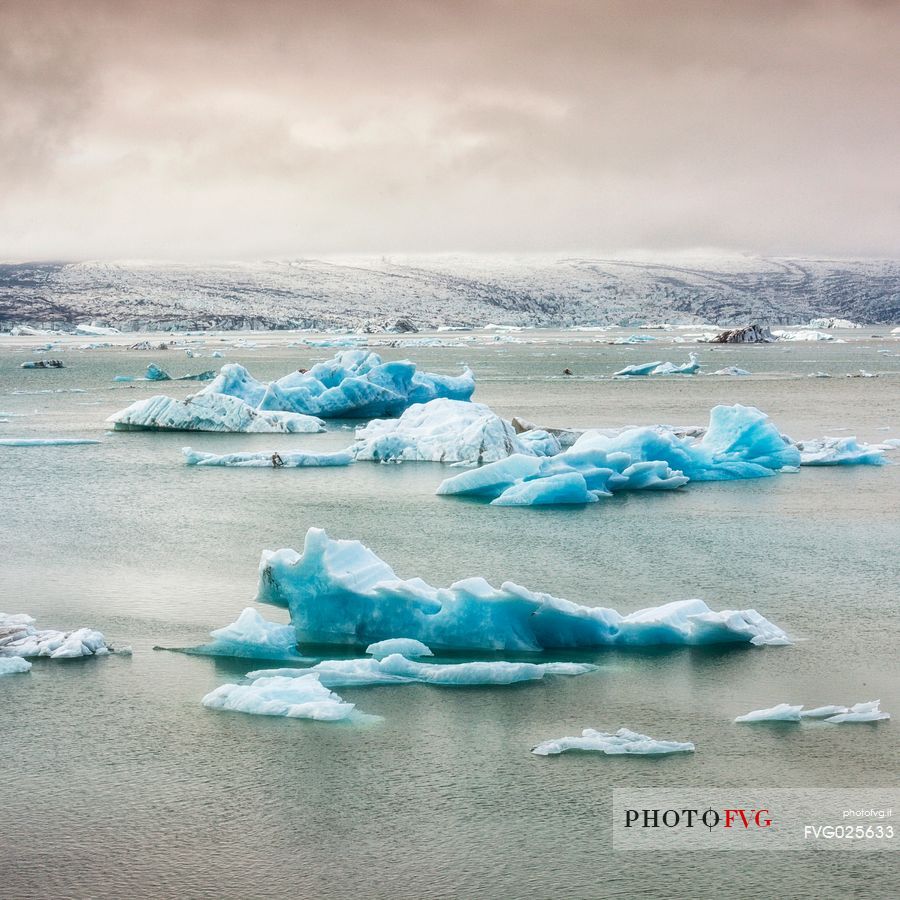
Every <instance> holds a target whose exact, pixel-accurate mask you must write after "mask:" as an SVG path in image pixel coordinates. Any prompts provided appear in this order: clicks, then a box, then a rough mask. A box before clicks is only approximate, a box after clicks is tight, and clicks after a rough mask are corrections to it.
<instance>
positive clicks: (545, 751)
mask: <svg viewBox="0 0 900 900" xmlns="http://www.w3.org/2000/svg"><path fill="white" fill-rule="evenodd" d="M694 749H695V747H694V745H693V744H692V743H690V742H688V741H685V742H683V743H682V742H680V741H658V740H656V739H655V738H652V737H648V736H647V735H646V734H638V733H637V732H636V731H629V729H627V728H620V729H619V730H618V731H617V732H615V734H607V733H606V732H603V731H595V730H594V729H593V728H585V729H584V731H582V732H581V737H564V738H557V739H556V740H551V741H543V742H542V743H540V744H538V745H537V747H535V748H534V749H533V750H532V751H531V752H532V753H535V754H537V755H538V756H555V755H556V754H558V753H565V752H566V751H568V750H591V751H594V752H596V753H605V754H606V755H607V756H627V755H633V756H662V755H665V754H667V753H693V752H694Z"/></svg>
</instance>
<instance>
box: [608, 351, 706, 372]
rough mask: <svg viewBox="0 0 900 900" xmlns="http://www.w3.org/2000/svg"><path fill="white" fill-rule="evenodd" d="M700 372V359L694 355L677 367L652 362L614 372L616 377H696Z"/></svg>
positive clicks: (665, 363)
mask: <svg viewBox="0 0 900 900" xmlns="http://www.w3.org/2000/svg"><path fill="white" fill-rule="evenodd" d="M699 371H700V358H699V357H698V356H697V354H696V353H692V354H691V355H690V358H689V360H688V361H687V362H686V363H684V364H682V365H680V366H677V365H675V363H671V362H659V361H657V362H652V363H644V364H642V365H634V366H626V367H625V368H624V369H620V370H619V371H618V372H615V373H614V375H615V376H616V377H626V376H635V375H696V373H697V372H699Z"/></svg>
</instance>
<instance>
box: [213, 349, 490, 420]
mask: <svg viewBox="0 0 900 900" xmlns="http://www.w3.org/2000/svg"><path fill="white" fill-rule="evenodd" d="M474 390H475V378H474V376H473V374H472V371H471V370H470V369H466V370H465V371H464V372H463V374H462V375H459V376H455V377H453V376H447V375H432V374H428V373H424V372H418V371H416V366H415V364H414V363H411V362H408V361H401V362H387V363H385V362H382V360H381V357H380V356H378V355H377V354H376V353H369V352H367V351H365V350H348V351H344V352H342V353H338V354H337V356H335V357H334V359H331V360H329V361H328V362H323V363H319V364H318V365H315V366H313V367H312V368H311V369H310V370H309V371H308V372H303V371H297V372H292V373H290V374H289V375H285V376H284V377H283V378H280V379H278V381H273V382H270V383H263V382H259V381H257V380H256V379H255V378H253V376H251V375H250V373H249V372H248V371H247V370H246V369H245V368H244V367H243V366H239V365H237V364H234V363H232V364H230V365H225V366H223V367H222V370H221V372H220V373H219V375H218V377H217V378H216V379H215V380H214V381H213V382H212V383H211V384H209V385H207V386H206V387H205V388H204V389H203V391H202V392H201V393H203V394H226V395H229V396H233V397H238V398H240V399H241V400H243V401H244V402H245V403H248V404H249V405H250V406H252V407H255V408H256V409H259V410H279V411H285V412H294V413H303V414H305V415H312V416H321V417H323V418H341V417H345V418H371V417H372V416H393V415H399V414H400V413H401V412H403V410H405V409H406V408H407V407H408V406H411V405H412V404H414V403H427V402H428V401H429V400H434V399H437V398H440V397H445V398H448V399H451V400H468V399H469V398H470V397H471V396H472V392H473V391H474Z"/></svg>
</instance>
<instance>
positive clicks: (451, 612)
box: [257, 528, 790, 651]
mask: <svg viewBox="0 0 900 900" xmlns="http://www.w3.org/2000/svg"><path fill="white" fill-rule="evenodd" d="M257 600H258V601H259V602H261V603H272V604H274V605H276V606H282V607H287V608H288V610H289V611H290V616H291V623H292V625H293V627H294V632H295V635H294V640H296V641H298V642H300V643H304V642H306V643H312V644H343V645H348V646H358V645H360V644H370V643H372V642H377V641H382V640H387V639H390V638H392V637H394V636H395V635H397V634H403V635H406V636H408V637H414V638H415V639H416V640H419V641H422V642H423V643H424V644H426V645H427V646H429V647H432V648H436V647H439V648H448V649H466V650H485V649H488V650H523V651H537V650H543V649H552V648H573V647H601V646H647V645H656V644H680V645H700V644H718V643H743V644H752V645H756V646H758V645H763V644H773V645H783V644H789V643H790V640H789V638H788V637H787V635H786V634H785V633H784V632H783V631H782V630H781V629H780V628H778V627H777V626H775V625H773V624H772V623H771V622H769V621H768V620H767V619H765V618H763V616H761V615H760V614H759V613H758V612H756V611H755V610H752V609H750V610H742V611H734V610H726V611H723V612H715V611H713V610H711V609H710V608H709V607H708V606H707V605H706V604H705V603H704V602H703V601H702V600H682V601H676V602H673V603H667V604H665V605H663V606H659V607H651V608H648V609H642V610H638V611H637V612H634V613H630V614H628V615H621V614H620V613H618V612H616V611H615V610H612V609H606V608H604V607H588V606H581V605H579V604H576V603H571V602H569V601H567V600H560V599H557V598H555V597H552V596H550V595H549V594H543V593H536V592H532V591H529V590H527V589H526V588H524V587H520V586H519V585H516V584H513V583H512V582H505V583H504V584H503V585H501V587H499V588H494V587H492V586H491V585H490V584H488V582H487V581H485V580H484V579H483V578H468V579H466V580H464V581H459V582H456V583H455V584H453V585H451V586H450V587H449V588H445V589H438V588H433V587H431V586H430V585H428V584H426V583H425V582H424V581H423V580H422V579H420V578H412V579H409V580H407V581H403V580H401V579H399V578H398V577H397V575H396V574H395V573H394V571H393V570H392V569H391V567H390V566H389V565H388V564H387V563H386V562H384V561H383V560H381V559H379V557H378V556H376V555H375V554H374V553H373V552H372V551H371V550H369V549H368V548H366V547H364V546H363V545H362V544H361V543H360V542H359V541H335V540H331V539H330V538H329V537H328V535H327V534H326V533H325V532H324V531H322V530H321V529H319V528H310V529H309V531H308V532H307V535H306V542H305V546H304V551H303V554H302V555H301V554H299V553H297V552H296V551H294V550H277V551H264V552H263V554H262V559H261V560H260V567H259V588H258V595H257ZM286 641H287V637H286V636H285V638H283V639H282V642H283V643H284V642H286Z"/></svg>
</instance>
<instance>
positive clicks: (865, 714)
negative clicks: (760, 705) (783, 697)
mask: <svg viewBox="0 0 900 900" xmlns="http://www.w3.org/2000/svg"><path fill="white" fill-rule="evenodd" d="M880 706H881V701H880V700H870V701H868V702H867V703H857V704H855V705H854V706H851V707H849V708H848V707H846V706H817V707H816V708H815V709H807V710H804V709H803V706H802V705H800V706H791V705H790V704H788V703H779V704H778V705H777V706H773V707H771V708H770V709H757V710H754V711H753V712H749V713H747V714H746V715H743V716H738V717H737V718H736V719H735V720H734V721H735V722H799V721H800V720H801V719H821V720H824V721H825V722H830V723H831V724H832V725H841V724H843V723H845V722H879V721H881V720H883V719H890V717H891V716H890V713H886V712H883V711H882V710H881V708H880Z"/></svg>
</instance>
